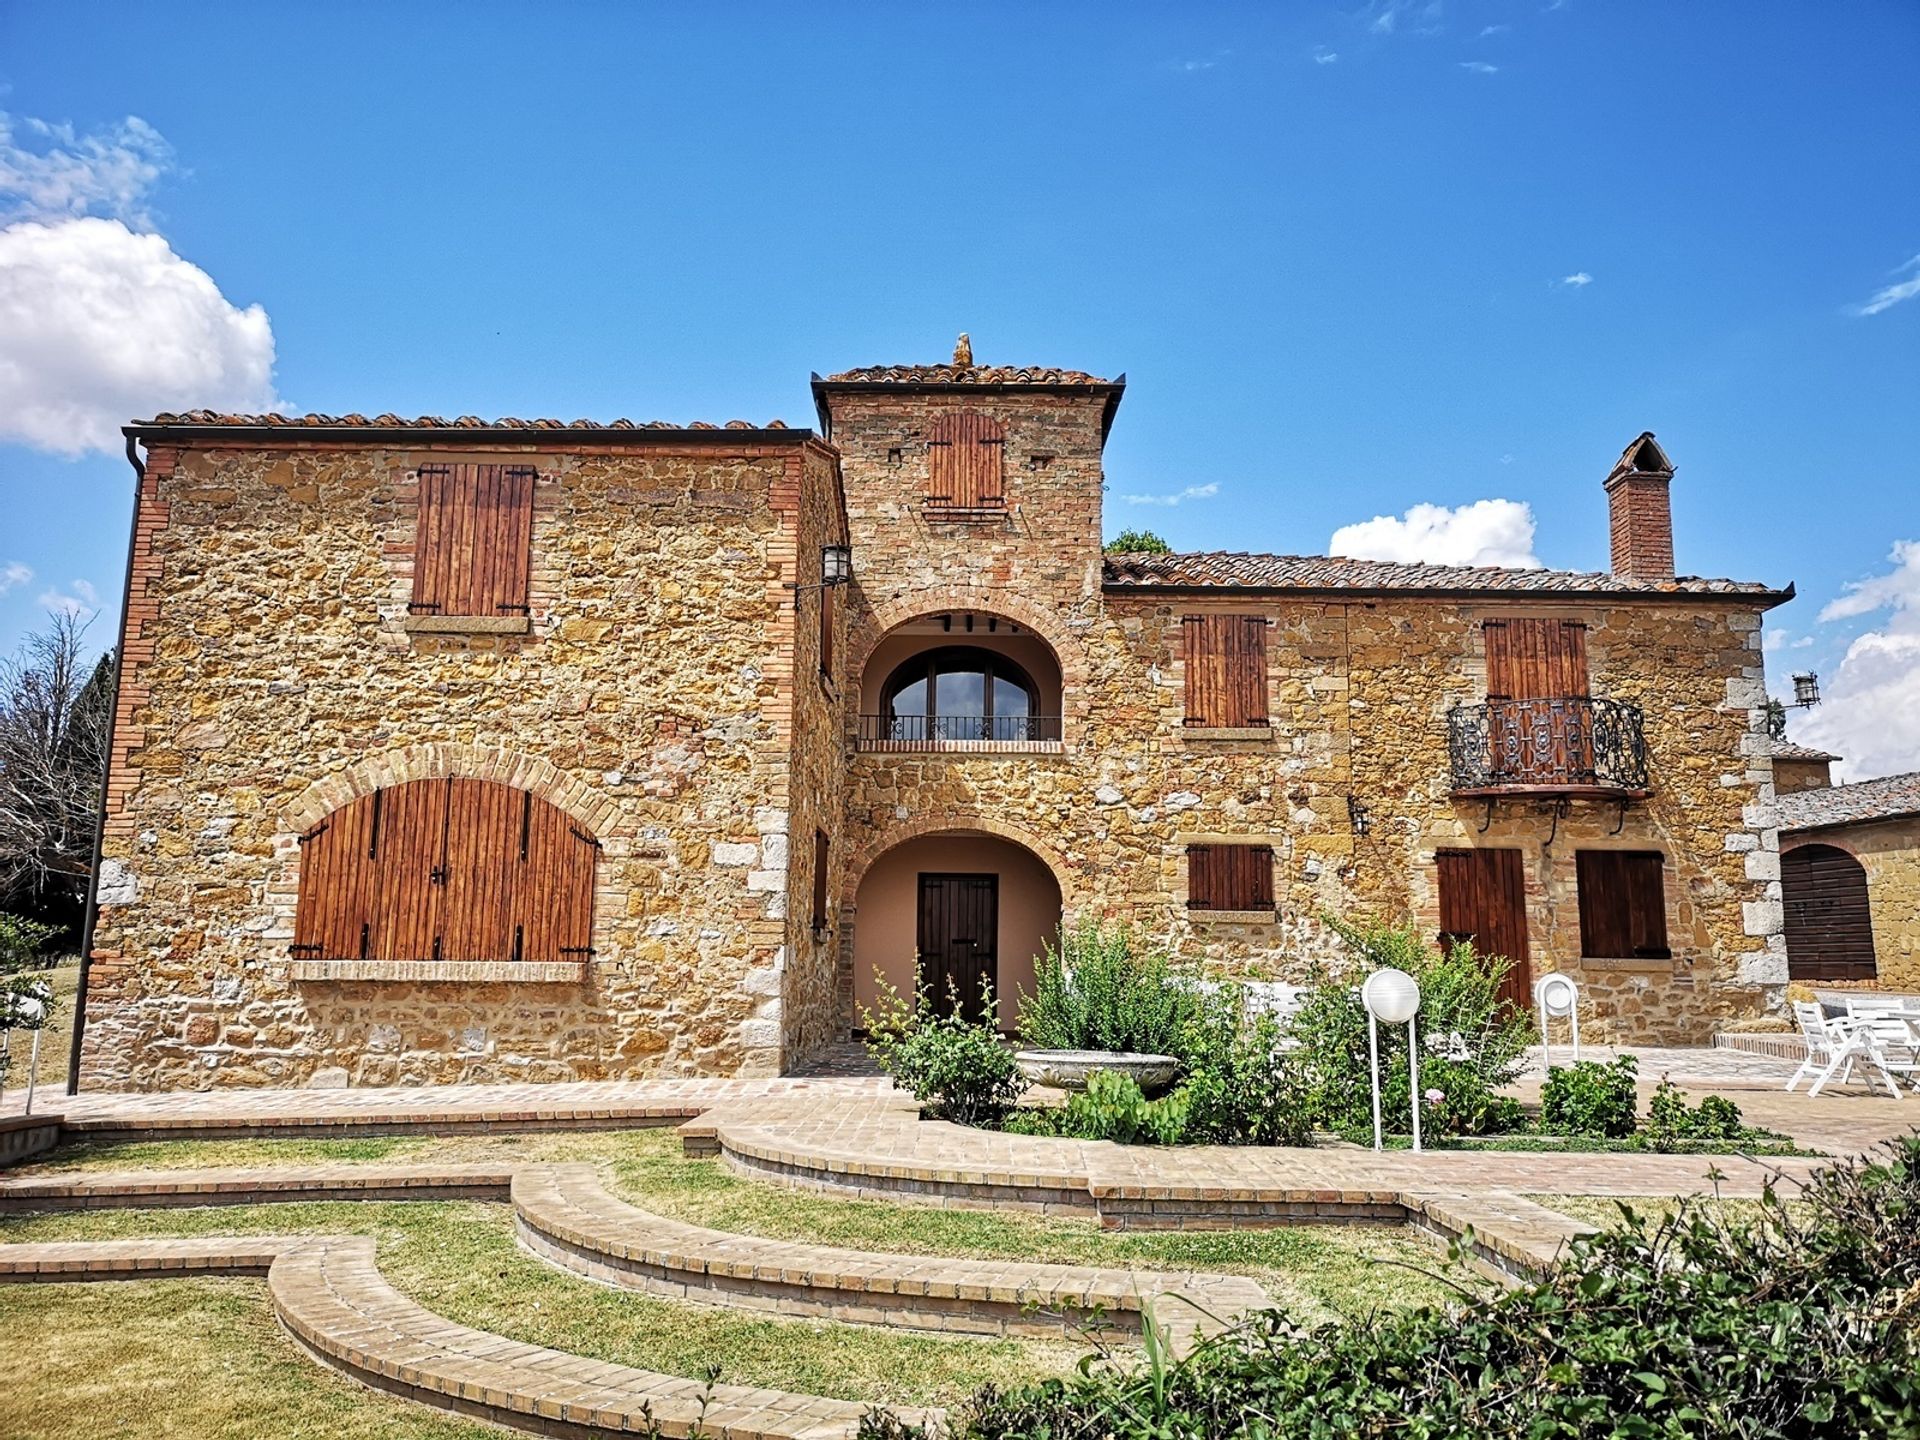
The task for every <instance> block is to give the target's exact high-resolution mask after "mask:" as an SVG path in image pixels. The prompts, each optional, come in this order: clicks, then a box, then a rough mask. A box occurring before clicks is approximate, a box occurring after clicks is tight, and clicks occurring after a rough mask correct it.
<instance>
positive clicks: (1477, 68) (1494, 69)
mask: <svg viewBox="0 0 1920 1440" xmlns="http://www.w3.org/2000/svg"><path fill="white" fill-rule="evenodd" d="M1460 68H1461V69H1462V70H1465V71H1467V72H1468V73H1469V74H1473V75H1498V74H1499V73H1500V67H1499V66H1498V65H1489V64H1488V63H1487V62H1486V61H1484V60H1462V61H1461V62H1460Z"/></svg>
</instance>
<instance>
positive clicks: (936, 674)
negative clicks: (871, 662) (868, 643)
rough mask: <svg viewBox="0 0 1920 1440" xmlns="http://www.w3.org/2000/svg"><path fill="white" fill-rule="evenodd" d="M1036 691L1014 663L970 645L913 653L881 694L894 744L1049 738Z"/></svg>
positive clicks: (1031, 681) (889, 677)
mask: <svg viewBox="0 0 1920 1440" xmlns="http://www.w3.org/2000/svg"><path fill="white" fill-rule="evenodd" d="M1039 698H1040V692H1039V691H1038V690H1037V689H1036V688H1035V687H1034V683H1033V680H1032V678H1031V677H1030V676H1029V675H1028V674H1027V672H1026V671H1025V670H1022V669H1021V668H1020V667H1019V666H1018V665H1016V664H1014V662H1013V661H1011V660H1009V659H1008V658H1007V657H1006V656H1004V655H997V654H995V653H994V652H993V651H991V650H981V649H978V648H976V647H974V646H970V645H955V646H949V647H947V648H944V649H940V650H929V651H927V652H925V653H924V654H920V655H915V656H914V657H913V658H912V659H910V660H907V661H904V662H902V664H901V665H900V666H899V667H898V668H897V669H896V670H895V671H894V672H893V674H892V675H890V676H888V677H887V685H886V689H885V691H884V692H883V695H882V702H883V704H884V706H885V711H884V714H885V719H886V725H887V738H889V739H892V740H1052V739H1058V738H1059V737H1058V736H1057V735H1051V734H1042V733H1040V732H1041V731H1042V729H1044V728H1046V726H1047V725H1050V724H1052V723H1054V722H1052V721H1050V720H1046V719H1044V718H1043V717H1042V716H1041V715H1039V713H1038V711H1039V708H1040V706H1039Z"/></svg>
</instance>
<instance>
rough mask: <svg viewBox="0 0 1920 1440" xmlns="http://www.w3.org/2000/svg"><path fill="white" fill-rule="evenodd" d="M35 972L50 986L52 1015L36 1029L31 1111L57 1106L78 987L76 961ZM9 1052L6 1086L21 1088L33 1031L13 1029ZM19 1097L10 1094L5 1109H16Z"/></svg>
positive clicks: (64, 1081)
mask: <svg viewBox="0 0 1920 1440" xmlns="http://www.w3.org/2000/svg"><path fill="white" fill-rule="evenodd" d="M37 973H38V975H39V978H41V979H42V980H45V981H46V982H47V983H48V984H50V985H51V986H53V1018H52V1019H51V1020H49V1021H48V1022H47V1027H46V1028H45V1029H44V1030H42V1031H41V1032H40V1068H39V1069H38V1070H36V1071H35V1072H34V1073H35V1075H36V1076H37V1077H38V1078H37V1081H36V1083H37V1084H38V1086H39V1093H38V1094H36V1095H35V1096H34V1097H33V1108H34V1111H35V1113H38V1112H39V1111H41V1110H43V1109H45V1110H58V1109H59V1108H60V1107H59V1100H60V1097H61V1096H62V1095H64V1094H65V1093H66V1090H67V1050H68V1048H69V1047H70V1046H71V1045H72V1044H73V996H74V992H75V991H76V990H78V989H79V987H80V962H79V961H78V960H75V961H74V962H73V963H72V964H70V965H58V966H55V967H54V968H53V969H51V970H41V971H39V972H37ZM9 1053H10V1054H11V1056H12V1060H11V1062H10V1063H9V1064H8V1066H7V1074H6V1087H7V1090H8V1092H9V1093H11V1092H13V1091H16V1090H21V1091H23V1090H25V1089H26V1088H27V1061H28V1059H29V1058H30V1057H31V1056H32V1054H33V1032H32V1031H30V1030H16V1031H14V1033H13V1035H12V1036H11V1044H10V1048H9ZM22 1100H23V1097H22V1096H20V1095H13V1096H12V1098H11V1099H9V1101H8V1102H7V1103H8V1107H9V1109H17V1108H18V1106H19V1105H20V1103H21V1102H22Z"/></svg>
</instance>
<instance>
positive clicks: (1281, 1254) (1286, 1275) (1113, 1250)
mask: <svg viewBox="0 0 1920 1440" xmlns="http://www.w3.org/2000/svg"><path fill="white" fill-rule="evenodd" d="M500 1159H516V1160H523V1161H542V1160H584V1161H590V1162H592V1163H594V1164H595V1165H597V1166H598V1167H599V1169H600V1171H601V1174H602V1175H603V1176H604V1177H605V1179H606V1182H607V1185H608V1187H609V1188H610V1189H612V1190H613V1191H615V1192H616V1193H618V1194H620V1195H622V1196H623V1197H625V1198H626V1199H628V1200H630V1201H632V1202H633V1203H634V1204H636V1205H640V1206H643V1207H644V1208H646V1209H648V1210H652V1211H654V1212H656V1213H658V1214H661V1215H667V1216H670V1217H672V1218H674V1219H676V1220H684V1221H686V1222H688V1223H690V1224H695V1225H708V1226H712V1227H713V1228H715V1229H719V1230H731V1231H736V1232H739V1233H743V1234H749V1235H763V1236H767V1237H770V1238H772V1239H778V1240H801V1241H808V1242H811V1243H813V1244H819V1245H840V1246H846V1247H849V1248H852V1249H857V1250H880V1251H894V1252H899V1253H905V1254H913V1255H955V1256H970V1257H979V1258H988V1259H1006V1260H1030V1261H1041V1262H1047V1263H1053V1264H1063V1265H1101V1266H1115V1267H1122V1268H1133V1269H1155V1270H1216V1271H1226V1272H1229V1273H1232V1274H1238V1275H1246V1276H1249V1277H1251V1278H1252V1279H1254V1280H1256V1281H1258V1282H1259V1283H1261V1284H1263V1285H1264V1286H1266V1288H1267V1290H1268V1291H1269V1293H1271V1294H1272V1295H1273V1297H1274V1299H1275V1301H1276V1302H1277V1303H1279V1304H1280V1305H1282V1306H1283V1307H1284V1308H1285V1309H1286V1310H1287V1311H1288V1313H1289V1314H1291V1315H1293V1316H1294V1317H1295V1318H1296V1319H1299V1320H1303V1321H1313V1320H1323V1319H1330V1318H1333V1317H1334V1316H1336V1315H1341V1316H1359V1315H1365V1314H1367V1313H1368V1312H1370V1311H1373V1310H1378V1309H1386V1308H1391V1307H1396V1306H1402V1305H1409V1304H1420V1303H1441V1302H1444V1301H1445V1300H1447V1299H1448V1298H1449V1297H1450V1296H1451V1295H1452V1294H1453V1291H1452V1289H1451V1288H1450V1287H1449V1286H1448V1285H1446V1284H1444V1283H1442V1282H1441V1281H1439V1280H1437V1279H1435V1278H1433V1276H1432V1275H1430V1274H1425V1273H1420V1272H1422V1271H1436V1270H1438V1269H1439V1267H1440V1265H1441V1263H1442V1262H1441V1259H1440V1256H1439V1254H1438V1253H1437V1251H1436V1250H1435V1248H1434V1247H1433V1246H1432V1245H1431V1244H1430V1243H1428V1242H1427V1241H1425V1240H1424V1239H1422V1238H1421V1237H1419V1236H1416V1235H1413V1234H1411V1233H1409V1232H1407V1231H1404V1230H1401V1229H1399V1228H1397V1227H1388V1226H1357V1225H1356V1226H1349V1225H1310V1226H1297V1227H1294V1228H1290V1229H1278V1230H1203V1231H1178V1232H1169V1231H1111V1230H1102V1229H1101V1228H1100V1226H1099V1224H1098V1222H1096V1221H1094V1220H1091V1219H1085V1220H1083V1219H1073V1218H1059V1217H1042V1216H1033V1215H1026V1214H1020V1213H1016V1212H1012V1211H985V1210H939V1209H933V1208H930V1207H924V1206H912V1205H901V1204H894V1203H890V1202H887V1201H880V1200H839V1199H834V1198H832V1197H830V1196H824V1195H814V1194H810V1193H808V1192H805V1191H799V1190H789V1189H785V1188H783V1187H781V1186H777V1185H773V1184H769V1183H767V1182H765V1181H758V1180H748V1179H743V1178H742V1177H740V1176H738V1175H735V1174H734V1173H733V1172H732V1171H731V1170H728V1169H727V1168H726V1166H724V1165H723V1164H721V1163H720V1162H719V1161H717V1160H689V1159H687V1158H686V1157H685V1156H683V1155H682V1154H681V1153H680V1141H679V1137H678V1136H677V1135H676V1134H675V1133H674V1132H673V1131H672V1130H671V1129H642V1130H628V1131H621V1132H613V1133H594V1134H581V1133H566V1134H545V1135H503V1136H479V1135H474V1136H448V1137H431V1136H378V1137H372V1138H368V1139H353V1140H176V1141H155V1142H139V1143H131V1144H115V1145H93V1146H84V1147H83V1146H74V1147H62V1148H61V1149H60V1150H59V1151H57V1152H55V1154H54V1156H53V1157H52V1158H51V1159H50V1160H49V1161H47V1162H46V1163H44V1164H40V1165H36V1166H30V1167H25V1169H24V1170H23V1171H21V1172H19V1173H29V1172H31V1171H36V1170H38V1171H55V1170H69V1171H70V1170H87V1169H107V1170H125V1169H139V1168H147V1167H154V1166H163V1167H176V1168H178V1167H203V1166H218V1165H273V1164H314V1163H319V1162H322V1161H334V1162H338V1161H365V1162H375V1161H385V1162H389V1163H400V1162H405V1161H414V1162H427V1161H455V1160H500ZM286 1208H294V1207H282V1206H274V1207H270V1209H269V1210H268V1211H267V1212H264V1213H267V1214H269V1215H270V1214H271V1212H272V1211H273V1210H280V1209H286ZM106 1213H110V1212H95V1214H96V1215H104V1214H106ZM227 1213H232V1212H227ZM266 1228H267V1229H271V1228H273V1227H272V1224H271V1222H270V1220H269V1221H268V1222H267V1224H266ZM348 1228H357V1227H351V1226H350V1227H348ZM1409 1267H1414V1268H1409ZM1450 1278H1452V1279H1454V1280H1455V1281H1457V1282H1460V1283H1472V1282H1468V1281H1463V1280H1462V1279H1461V1277H1460V1276H1457V1275H1456V1276H1452V1277H1450Z"/></svg>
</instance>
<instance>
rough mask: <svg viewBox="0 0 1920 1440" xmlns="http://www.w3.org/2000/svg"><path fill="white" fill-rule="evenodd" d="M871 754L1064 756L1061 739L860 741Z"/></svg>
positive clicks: (861, 745) (863, 748)
mask: <svg viewBox="0 0 1920 1440" xmlns="http://www.w3.org/2000/svg"><path fill="white" fill-rule="evenodd" d="M856 748H858V749H859V750H860V751H861V752H862V753H863V754H870V755H1064V754H1065V753H1066V746H1065V745H1064V744H1062V743H1061V742H1060V741H1058V740H861V741H859V742H858V744H857V747H856Z"/></svg>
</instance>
